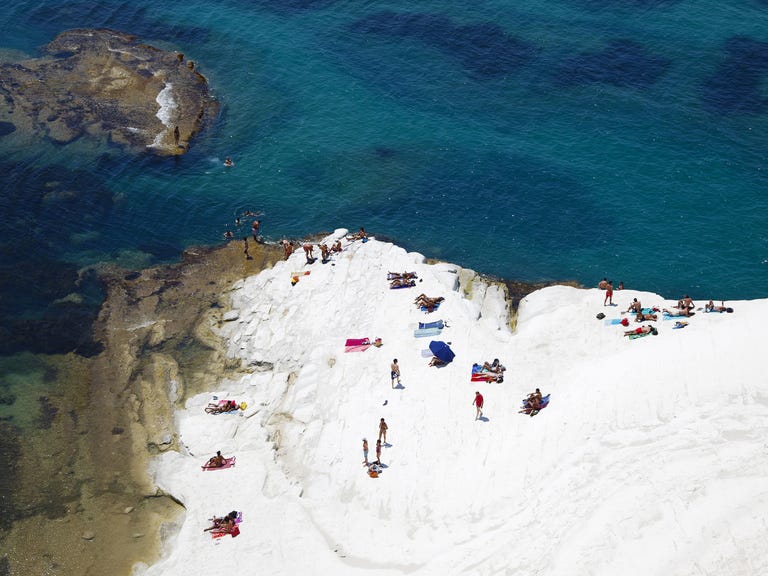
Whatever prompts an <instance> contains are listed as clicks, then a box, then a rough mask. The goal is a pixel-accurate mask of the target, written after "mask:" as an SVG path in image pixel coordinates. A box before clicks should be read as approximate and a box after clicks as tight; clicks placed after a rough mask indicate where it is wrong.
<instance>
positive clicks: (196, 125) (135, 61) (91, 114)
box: [0, 29, 217, 155]
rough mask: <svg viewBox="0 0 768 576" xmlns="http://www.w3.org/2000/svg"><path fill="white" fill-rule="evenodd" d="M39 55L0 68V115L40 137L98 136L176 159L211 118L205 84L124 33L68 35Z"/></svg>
mask: <svg viewBox="0 0 768 576" xmlns="http://www.w3.org/2000/svg"><path fill="white" fill-rule="evenodd" d="M45 52H46V55H45V56H43V57H41V58H37V59H32V60H25V61H23V62H20V63H15V64H9V63H5V64H0V117H1V118H8V119H11V118H13V124H14V126H15V127H16V128H22V127H23V129H26V130H28V131H30V132H32V133H33V134H35V135H38V136H40V137H47V138H50V139H51V140H54V141H56V142H59V143H68V142H72V141H73V140H76V139H78V138H81V137H90V138H100V139H108V140H109V141H111V142H113V143H117V144H119V145H122V146H124V147H126V148H128V149H130V150H132V151H135V152H142V151H145V150H150V151H152V152H155V153H157V154H161V155H169V154H183V153H184V152H185V151H186V150H187V148H188V147H189V141H190V139H191V138H192V137H193V136H194V135H195V134H197V133H198V132H199V131H200V130H201V129H202V128H203V125H204V123H205V121H206V120H207V118H208V117H209V116H210V115H211V114H212V113H213V112H215V108H216V106H217V104H216V102H215V101H214V100H213V98H211V96H210V94H209V91H208V84H207V82H206V80H205V78H204V77H203V76H202V75H201V74H199V73H198V72H196V71H194V70H193V68H194V67H193V66H180V65H179V64H180V63H181V62H182V60H183V55H180V54H177V53H174V52H165V51H162V50H159V49H157V48H154V47H152V46H148V45H146V44H142V43H140V42H139V41H138V40H137V38H136V37H135V36H131V35H130V34H124V33H122V32H117V31H114V30H104V29H100V30H89V29H79V30H69V31H67V32H63V33H61V34H59V35H58V36H57V37H56V38H55V39H54V40H53V41H52V42H51V43H50V44H48V46H46V47H45ZM158 100H160V102H162V103H163V104H162V106H161V104H160V102H158ZM175 127H178V128H179V134H180V138H179V140H178V141H176V140H175V138H174V128H175Z"/></svg>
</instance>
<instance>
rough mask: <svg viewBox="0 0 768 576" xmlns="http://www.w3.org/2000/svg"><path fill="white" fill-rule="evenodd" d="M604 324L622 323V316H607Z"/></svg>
mask: <svg viewBox="0 0 768 576" xmlns="http://www.w3.org/2000/svg"><path fill="white" fill-rule="evenodd" d="M603 324H605V325H606V326H614V325H616V324H621V318H606V319H605V320H603Z"/></svg>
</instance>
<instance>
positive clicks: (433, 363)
mask: <svg viewBox="0 0 768 576" xmlns="http://www.w3.org/2000/svg"><path fill="white" fill-rule="evenodd" d="M428 366H445V362H443V361H442V360H440V358H438V357H437V356H432V359H431V360H430V361H429V364H428Z"/></svg>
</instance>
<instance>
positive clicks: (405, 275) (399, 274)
mask: <svg viewBox="0 0 768 576" xmlns="http://www.w3.org/2000/svg"><path fill="white" fill-rule="evenodd" d="M387 276H389V277H390V278H403V279H405V280H411V279H413V278H417V276H416V272H387Z"/></svg>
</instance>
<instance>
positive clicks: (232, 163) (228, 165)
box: [224, 156, 235, 168]
mask: <svg viewBox="0 0 768 576" xmlns="http://www.w3.org/2000/svg"><path fill="white" fill-rule="evenodd" d="M234 165H235V163H234V162H232V158H230V157H229V156H227V157H226V158H225V159H224V166H226V167H227V168H229V167H230V166H234Z"/></svg>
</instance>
